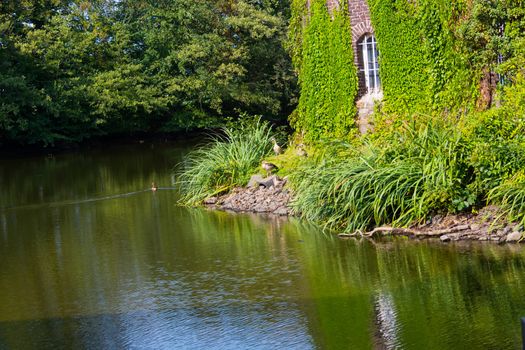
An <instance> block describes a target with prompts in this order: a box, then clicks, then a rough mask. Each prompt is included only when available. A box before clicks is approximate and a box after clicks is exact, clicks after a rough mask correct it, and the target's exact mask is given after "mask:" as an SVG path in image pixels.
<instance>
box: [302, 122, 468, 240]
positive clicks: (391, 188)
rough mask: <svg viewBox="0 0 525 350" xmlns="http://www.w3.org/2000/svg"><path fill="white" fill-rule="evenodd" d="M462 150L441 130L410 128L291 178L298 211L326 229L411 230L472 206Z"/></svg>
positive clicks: (458, 139) (454, 137)
mask: <svg viewBox="0 0 525 350" xmlns="http://www.w3.org/2000/svg"><path fill="white" fill-rule="evenodd" d="M463 149H464V145H463V143H462V140H461V137H460V135H459V134H458V133H457V132H456V131H455V130H454V129H453V128H448V127H446V126H445V125H443V124H439V123H436V122H429V123H427V124H423V125H416V124H414V125H411V126H407V127H406V128H405V131H404V132H403V133H401V134H398V135H396V137H393V138H392V139H389V140H388V141H387V142H385V143H384V144H380V145H378V144H368V145H366V146H365V147H364V148H363V149H361V150H360V154H359V155H358V156H354V157H350V158H335V159H329V160H324V161H322V162H320V163H318V164H315V165H312V164H310V165H309V166H307V167H304V168H303V169H301V170H300V171H298V172H297V173H296V174H294V176H293V177H292V182H293V183H294V184H295V190H296V200H295V202H294V203H293V205H294V206H295V208H296V209H297V210H298V211H299V212H301V213H302V215H303V216H304V217H305V218H307V219H310V220H314V221H319V222H323V223H324V224H325V225H326V227H328V228H337V229H343V230H346V231H355V230H363V229H367V228H370V227H371V226H375V225H382V224H394V225H402V226H403V225H408V224H411V223H414V222H419V221H422V220H424V219H425V218H427V217H428V215H429V214H431V213H435V212H444V211H459V210H462V209H464V208H465V207H469V206H471V205H472V204H473V202H474V199H473V198H472V197H471V196H470V195H469V194H468V193H465V191H464V182H465V180H466V179H465V174H466V171H465V167H466V161H465V157H464V152H463Z"/></svg>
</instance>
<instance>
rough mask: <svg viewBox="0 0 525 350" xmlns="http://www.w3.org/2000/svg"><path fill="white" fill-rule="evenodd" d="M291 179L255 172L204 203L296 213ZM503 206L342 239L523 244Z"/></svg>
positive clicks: (523, 238)
mask: <svg viewBox="0 0 525 350" xmlns="http://www.w3.org/2000/svg"><path fill="white" fill-rule="evenodd" d="M286 183H287V179H286V178H284V179H281V178H279V177H278V176H275V175H273V176H270V177H267V178H263V177H262V176H260V175H254V176H252V178H251V179H250V182H249V184H248V186H247V187H239V188H236V189H234V190H233V191H231V192H229V193H227V194H225V195H222V196H218V197H211V198H209V199H207V200H206V201H205V202H204V204H205V205H206V206H207V207H209V208H211V209H216V210H224V211H230V212H236V213H261V214H272V215H278V216H290V215H295V213H294V211H293V210H292V209H291V208H290V206H289V204H290V201H291V200H292V197H293V196H292V193H291V191H290V189H288V188H287V187H286ZM501 217H502V215H501V212H500V211H499V208H497V207H495V206H488V207H485V208H483V209H481V210H480V211H479V212H478V213H477V214H458V215H447V216H440V215H436V216H434V217H433V218H432V219H430V220H428V221H427V222H426V223H425V224H423V225H417V226H412V227H410V228H394V227H389V226H383V227H377V228H375V229H374V230H372V231H370V232H355V233H351V234H346V233H342V234H339V235H338V236H339V237H340V238H350V237H368V238H377V237H381V236H406V237H409V238H412V239H439V240H440V241H442V242H455V241H481V242H493V243H500V244H501V243H519V242H523V241H525V234H524V230H523V227H522V226H521V225H520V224H518V223H512V222H506V221H504V220H502V219H501Z"/></svg>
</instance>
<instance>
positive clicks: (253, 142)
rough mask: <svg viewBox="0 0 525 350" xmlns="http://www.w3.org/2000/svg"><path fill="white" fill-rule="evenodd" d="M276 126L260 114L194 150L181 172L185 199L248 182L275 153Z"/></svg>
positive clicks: (197, 200) (201, 197) (197, 198)
mask: <svg viewBox="0 0 525 350" xmlns="http://www.w3.org/2000/svg"><path fill="white" fill-rule="evenodd" d="M273 136H274V135H273V132H272V128H271V126H270V125H269V123H268V122H266V121H262V120H261V119H260V118H257V119H255V120H244V121H240V122H239V124H237V125H235V126H229V127H224V128H222V129H221V132H220V133H216V134H214V135H211V136H210V139H209V142H207V143H206V144H205V145H203V146H201V147H199V148H197V149H196V150H195V151H193V152H190V153H189V154H188V155H187V156H186V157H185V159H184V161H183V163H182V164H181V165H180V168H181V169H182V170H181V171H180V173H179V176H178V184H179V188H180V191H181V202H182V203H185V204H190V205H193V204H198V203H200V202H202V201H203V200H205V199H206V198H209V197H212V196H215V195H217V194H220V193H223V192H227V191H229V190H231V189H232V188H234V187H236V186H243V185H245V184H246V183H247V182H248V180H249V178H250V176H251V175H252V174H253V173H254V172H255V171H256V169H257V167H258V166H259V164H260V162H261V160H262V159H263V158H265V157H267V156H269V155H270V154H271V153H272V142H271V138H272V137H273Z"/></svg>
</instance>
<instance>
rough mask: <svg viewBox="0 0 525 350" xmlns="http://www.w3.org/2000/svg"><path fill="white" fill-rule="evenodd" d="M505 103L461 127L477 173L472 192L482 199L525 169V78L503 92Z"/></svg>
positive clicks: (472, 117) (518, 78) (470, 118)
mask: <svg viewBox="0 0 525 350" xmlns="http://www.w3.org/2000/svg"><path fill="white" fill-rule="evenodd" d="M501 96H502V97H501V99H502V100H503V101H502V104H501V105H500V106H498V107H493V108H491V109H490V110H487V111H484V112H479V113H473V114H471V115H468V116H466V117H464V118H463V120H462V121H461V123H460V124H459V126H460V128H461V131H462V132H463V134H464V136H463V138H464V139H465V140H466V141H467V142H468V144H469V154H470V155H469V164H470V166H471V167H472V169H473V172H474V181H473V182H472V184H470V187H471V190H472V191H473V192H475V193H477V194H478V195H479V196H480V198H482V199H483V200H484V199H485V197H486V194H487V192H488V191H489V190H491V189H493V188H494V187H496V186H498V185H500V184H501V182H502V181H504V180H506V179H508V178H510V177H511V176H513V174H514V173H516V172H517V171H518V170H519V169H525V136H524V132H523V131H524V130H525V79H524V78H523V75H522V74H518V76H516V77H515V84H513V85H509V86H506V87H505V88H504V89H503V90H502V91H501Z"/></svg>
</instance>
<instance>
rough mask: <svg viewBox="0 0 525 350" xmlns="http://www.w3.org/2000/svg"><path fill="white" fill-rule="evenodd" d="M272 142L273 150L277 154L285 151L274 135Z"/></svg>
mask: <svg viewBox="0 0 525 350" xmlns="http://www.w3.org/2000/svg"><path fill="white" fill-rule="evenodd" d="M272 142H273V152H274V153H275V155H276V156H278V155H279V154H281V153H282V152H283V150H282V148H281V146H279V145H278V144H277V140H276V139H275V137H272Z"/></svg>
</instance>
